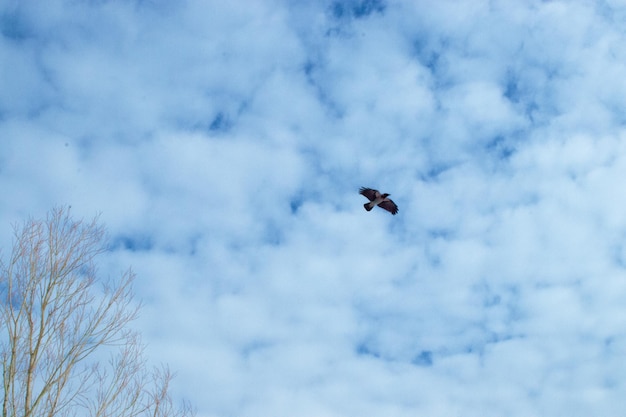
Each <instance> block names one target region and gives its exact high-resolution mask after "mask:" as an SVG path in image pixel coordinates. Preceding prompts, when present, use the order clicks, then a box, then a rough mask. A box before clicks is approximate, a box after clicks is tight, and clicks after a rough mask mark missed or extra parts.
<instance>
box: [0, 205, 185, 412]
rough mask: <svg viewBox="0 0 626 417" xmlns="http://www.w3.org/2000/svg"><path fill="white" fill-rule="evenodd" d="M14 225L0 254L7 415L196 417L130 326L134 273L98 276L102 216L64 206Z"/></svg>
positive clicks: (0, 349)
mask: <svg viewBox="0 0 626 417" xmlns="http://www.w3.org/2000/svg"><path fill="white" fill-rule="evenodd" d="M14 232H15V237H14V242H13V248H12V252H11V255H10V258H9V259H8V260H1V261H0V330H1V333H0V361H1V363H2V388H3V394H4V397H3V398H2V417H17V416H20V417H21V416H23V417H34V416H37V417H39V416H48V417H56V416H83V415H85V416H93V417H105V416H111V417H113V416H115V417H118V416H119V417H132V416H152V417H158V416H161V417H166V416H187V415H191V414H192V413H191V411H190V408H189V406H188V405H183V406H182V407H180V408H176V407H174V406H173V404H172V400H171V398H170V396H169V393H168V387H169V383H170V380H171V377H172V375H171V374H170V372H169V370H168V369H167V368H156V369H153V370H150V369H149V368H148V367H146V363H145V360H144V358H143V346H142V344H141V341H140V339H139V335H138V334H137V333H136V332H133V331H131V330H130V328H129V323H130V322H131V321H132V320H133V319H134V318H135V317H136V316H137V311H138V304H136V303H135V302H134V300H133V294H132V282H133V279H134V274H133V273H132V272H131V271H130V270H129V271H128V272H126V273H124V274H123V275H122V276H121V277H120V278H118V279H115V280H105V281H104V282H103V281H102V280H101V279H99V278H98V274H97V270H96V266H95V263H94V260H95V258H96V257H97V256H98V255H99V254H101V253H102V252H103V251H104V250H105V246H104V238H105V230H104V228H103V227H102V226H101V225H99V224H98V221H97V218H96V219H94V220H93V221H90V222H84V221H82V220H81V221H76V220H73V219H72V217H71V216H70V214H69V209H66V208H59V209H54V210H52V211H51V212H50V213H49V214H48V216H47V218H46V219H45V220H33V219H31V220H28V221H26V222H25V223H24V225H23V226H21V227H15V230H14ZM99 283H102V286H100V285H98V284H99ZM107 357H108V358H109V359H108V360H107V359H106V358H107ZM103 358H104V359H103Z"/></svg>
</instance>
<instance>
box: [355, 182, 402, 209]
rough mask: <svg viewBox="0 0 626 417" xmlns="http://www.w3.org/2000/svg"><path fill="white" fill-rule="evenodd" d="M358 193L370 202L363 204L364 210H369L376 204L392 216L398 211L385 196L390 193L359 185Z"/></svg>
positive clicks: (394, 204)
mask: <svg viewBox="0 0 626 417" xmlns="http://www.w3.org/2000/svg"><path fill="white" fill-rule="evenodd" d="M359 194H361V195H363V196H365V197H366V198H367V199H368V200H369V201H370V202H369V203H365V204H363V207H365V210H367V211H370V210H371V209H373V208H374V207H375V206H378V207H380V208H382V209H385V210H387V211H388V212H389V213H391V214H393V215H394V216H395V215H396V213H397V212H398V206H397V205H396V203H394V202H393V201H392V200H391V199H389V198H387V197H389V196H390V195H391V194H387V193H385V194H381V193H380V191H378V190H373V189H371V188H365V187H361V188H360V189H359Z"/></svg>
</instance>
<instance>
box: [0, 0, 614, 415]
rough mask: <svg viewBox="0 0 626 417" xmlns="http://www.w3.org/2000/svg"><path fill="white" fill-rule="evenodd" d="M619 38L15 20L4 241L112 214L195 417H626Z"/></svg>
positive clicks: (421, 14)
mask: <svg viewBox="0 0 626 417" xmlns="http://www.w3.org/2000/svg"><path fill="white" fill-rule="evenodd" d="M625 21H626V8H625V7H624V6H622V5H620V4H619V3H618V2H615V1H597V2H593V1H569V2H559V1H552V2H542V1H533V0H528V1H523V2H515V3H513V2H509V1H489V2H488V1H460V2H459V1H454V2H452V1H439V2H431V1H402V0H398V1H391V0H388V1H385V0H349V1H322V2H314V3H311V4H303V3H302V2H296V1H287V0H284V1H281V0H258V1H251V2H246V3H245V5H242V4H230V3H228V2H217V1H159V0H157V1H130V0H128V1H123V0H118V1H64V0H50V1H47V2H45V5H43V4H41V3H39V4H36V3H35V2H29V1H26V2H24V1H17V0H8V1H5V2H4V3H2V4H1V5H0V30H1V37H0V60H1V61H2V62H3V63H4V64H3V65H2V66H0V79H1V81H2V86H3V87H2V93H0V138H1V141H2V146H0V188H1V189H2V190H3V191H4V195H5V198H4V199H3V201H2V204H0V214H1V216H2V217H1V218H2V220H3V222H4V223H5V227H6V228H5V230H7V231H8V230H9V227H8V225H9V224H10V223H11V222H14V221H18V220H20V219H22V218H24V216H26V215H34V216H39V215H42V214H44V213H45V212H46V211H47V210H48V209H49V208H50V207H52V206H53V205H57V204H69V205H71V206H72V210H73V211H74V213H75V214H76V215H78V216H88V217H90V216H92V215H93V214H94V213H97V212H100V213H102V219H103V220H104V222H105V223H106V224H107V226H108V228H109V231H110V233H111V250H110V252H109V253H108V254H107V256H106V259H105V261H104V265H103V272H105V273H112V274H115V273H118V272H119V271H121V270H123V269H125V268H126V267H127V266H128V265H132V266H133V267H134V269H135V270H136V272H137V273H138V281H137V291H138V293H139V294H138V295H139V297H140V298H141V299H143V300H144V301H145V309H144V312H143V315H142V317H141V319H140V320H139V321H138V323H137V326H138V327H139V329H140V330H141V331H142V333H143V334H144V337H145V341H146V342H147V343H148V353H149V356H150V357H151V358H152V359H153V360H154V361H155V362H167V363H169V364H170V366H171V367H172V369H174V370H176V371H177V378H176V380H175V383H174V389H175V393H176V395H177V397H180V398H183V397H184V398H187V399H189V400H190V401H191V402H192V403H194V404H196V406H197V408H198V415H199V416H202V417H204V416H230V415H238V416H261V415H289V416H354V415H385V416H414V415H430V416H460V415H462V416H480V417H485V416H503V415H506V416H519V417H522V416H535V415H568V416H589V415H607V416H613V415H620V413H623V411H624V410H626V399H625V398H624V395H623V392H624V389H625V388H626V387H625V386H624V381H623V375H624V373H625V372H626V365H624V357H625V355H626V313H625V309H624V305H625V304H626V270H625V268H626V246H625V238H626V209H625V208H626V197H624V192H623V185H622V183H623V179H624V178H626V141H625V140H626V130H625V129H624V126H625V122H626V118H625V117H624V114H625V109H626V84H624V81H623V80H624V79H626V64H625V63H626V46H625V45H626V34H625V32H624V30H623V27H624V23H625ZM360 186H367V187H369V186H371V187H375V188H378V189H381V190H385V191H387V192H390V193H391V194H392V198H393V199H394V201H395V202H396V203H397V204H398V205H399V207H400V212H399V214H398V215H397V216H395V217H392V216H389V215H388V214H387V213H384V212H383V211H382V210H375V211H372V212H369V213H367V212H365V211H364V210H363V207H362V204H363V201H362V197H361V196H359V195H358V193H357V191H358V188H359V187H360ZM1 243H2V246H3V247H5V248H6V247H7V246H8V245H10V233H8V232H7V233H3V234H2V238H1Z"/></svg>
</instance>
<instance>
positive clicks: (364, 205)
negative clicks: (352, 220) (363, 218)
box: [363, 203, 373, 211]
mask: <svg viewBox="0 0 626 417" xmlns="http://www.w3.org/2000/svg"><path fill="white" fill-rule="evenodd" d="M363 207H365V210H367V211H370V210H371V209H372V208H373V207H372V206H371V205H370V203H365V204H363Z"/></svg>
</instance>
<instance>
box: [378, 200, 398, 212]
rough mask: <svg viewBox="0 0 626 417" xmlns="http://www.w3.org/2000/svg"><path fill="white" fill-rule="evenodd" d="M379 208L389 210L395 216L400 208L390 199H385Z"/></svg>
mask: <svg viewBox="0 0 626 417" xmlns="http://www.w3.org/2000/svg"><path fill="white" fill-rule="evenodd" d="M378 207H380V208H384V209H385V210H387V211H388V212H389V213H391V214H393V215H394V216H395V215H396V213H397V212H398V206H397V205H396V203H394V202H393V200H390V199H388V198H386V199H384V200H383V201H382V203H380V204H379V205H378Z"/></svg>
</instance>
